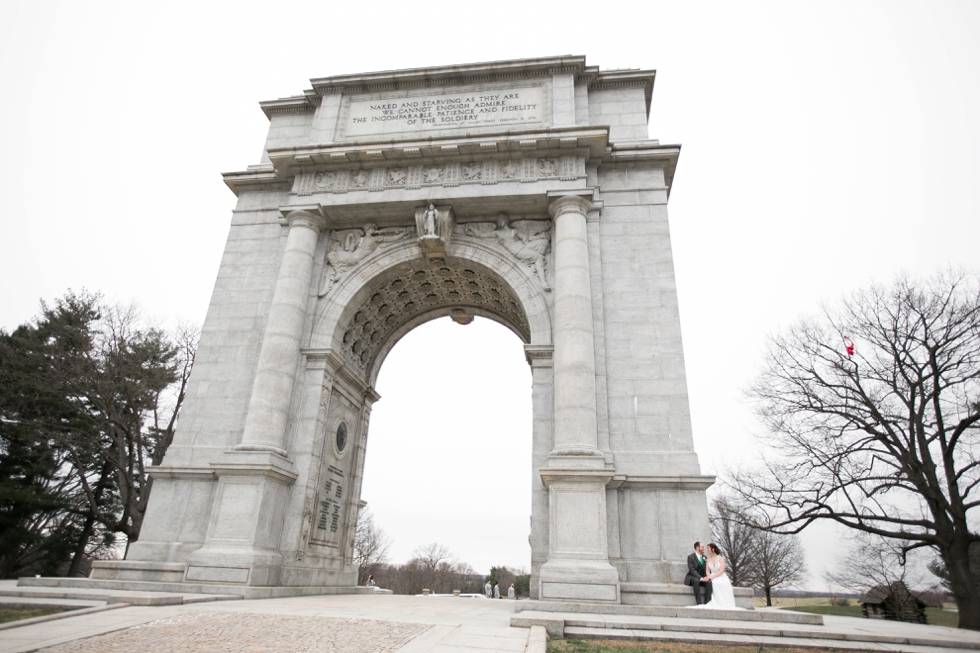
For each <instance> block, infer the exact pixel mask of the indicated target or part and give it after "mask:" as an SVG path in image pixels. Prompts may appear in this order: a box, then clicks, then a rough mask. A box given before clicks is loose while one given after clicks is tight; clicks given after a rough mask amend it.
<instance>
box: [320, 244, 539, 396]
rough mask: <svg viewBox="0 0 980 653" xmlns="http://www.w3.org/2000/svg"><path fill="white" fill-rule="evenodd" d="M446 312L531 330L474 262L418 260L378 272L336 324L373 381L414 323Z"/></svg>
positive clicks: (527, 333)
mask: <svg viewBox="0 0 980 653" xmlns="http://www.w3.org/2000/svg"><path fill="white" fill-rule="evenodd" d="M445 315H449V316H451V317H452V318H453V319H454V320H456V321H457V322H460V323H463V324H466V323H468V322H469V321H470V320H472V318H473V316H477V315H479V316H482V317H487V318H490V319H493V320H495V321H497V322H500V323H501V324H503V325H504V326H506V327H508V328H509V329H510V330H511V331H513V332H514V333H515V334H517V336H518V337H519V338H520V339H521V340H522V341H524V342H525V343H527V342H530V341H531V329H530V326H529V324H528V318H527V315H526V314H525V311H524V309H523V307H522V306H521V302H520V300H519V299H518V298H517V296H516V294H515V293H514V292H513V290H512V289H511V288H510V287H509V286H508V285H507V283H506V282H505V281H503V279H502V278H501V277H500V276H499V275H498V274H496V273H495V272H493V271H492V270H490V269H488V268H486V267H484V266H482V265H479V264H477V263H475V262H473V261H468V260H463V259H453V258H448V259H446V260H445V263H443V264H438V265H429V264H427V263H426V262H425V261H423V260H421V259H416V260H413V261H409V262H405V263H401V264H398V265H396V266H393V267H391V268H389V269H387V270H385V271H384V272H382V273H381V274H378V275H377V276H376V277H374V278H373V279H372V280H371V281H369V282H368V283H367V284H366V285H365V287H364V288H363V289H362V290H361V291H360V292H358V293H357V295H356V296H355V297H354V298H352V301H351V302H350V303H349V305H348V307H347V308H346V310H345V311H344V314H343V316H342V318H341V320H340V322H339V324H338V329H339V330H340V333H342V335H341V337H340V343H341V353H342V355H343V357H344V359H345V360H346V361H347V363H348V364H349V365H350V366H351V368H352V369H353V370H355V371H356V372H358V373H359V374H360V375H361V376H362V378H364V379H365V380H366V381H368V382H369V383H373V381H374V377H375V376H376V375H377V371H378V369H379V368H380V367H381V363H382V362H383V361H384V357H385V356H386V355H387V353H388V351H390V349H391V347H393V346H394V344H395V343H396V342H397V341H398V340H399V339H400V338H401V337H402V336H403V335H405V334H406V333H408V332H409V331H411V330H412V329H413V328H414V327H416V326H418V325H419V324H422V323H424V322H428V321H429V320H432V319H435V318H437V317H442V316H445Z"/></svg>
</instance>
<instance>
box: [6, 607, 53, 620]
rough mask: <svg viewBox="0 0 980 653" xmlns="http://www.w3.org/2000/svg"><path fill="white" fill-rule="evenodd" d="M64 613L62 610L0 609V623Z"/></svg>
mask: <svg viewBox="0 0 980 653" xmlns="http://www.w3.org/2000/svg"><path fill="white" fill-rule="evenodd" d="M55 612H64V610H63V609H62V608H0V623H4V622H7V621H17V620H19V619H33V618H34V617H43V616H44V615H46V614H54V613H55Z"/></svg>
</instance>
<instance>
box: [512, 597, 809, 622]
mask: <svg viewBox="0 0 980 653" xmlns="http://www.w3.org/2000/svg"><path fill="white" fill-rule="evenodd" d="M516 609H517V611H518V612H524V611H533V612H550V613H563V614H564V613H588V614H597V615H598V614H610V615H619V616H633V617H640V616H642V617H666V618H673V619H721V620H735V621H750V622H756V621H758V622H771V623H791V624H810V625H817V626H819V625H822V624H823V617H822V616H821V615H819V614H809V613H806V612H783V611H776V610H705V609H703V608H695V607H693V606H670V605H616V604H611V603H610V604H602V603H571V602H568V603H566V602H564V601H562V602H558V601H534V600H528V601H518V602H517V607H516Z"/></svg>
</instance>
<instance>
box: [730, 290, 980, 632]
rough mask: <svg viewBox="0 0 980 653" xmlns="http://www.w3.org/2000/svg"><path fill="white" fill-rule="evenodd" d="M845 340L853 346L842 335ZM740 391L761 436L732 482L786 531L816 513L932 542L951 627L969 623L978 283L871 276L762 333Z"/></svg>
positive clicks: (973, 602)
mask: <svg viewBox="0 0 980 653" xmlns="http://www.w3.org/2000/svg"><path fill="white" fill-rule="evenodd" d="M851 342H853V346H852V345H851V344H849V343H851ZM749 394H750V395H751V396H752V397H754V398H755V399H757V400H758V402H759V414H760V416H761V417H762V419H763V420H764V422H765V423H766V424H767V426H768V427H769V430H770V434H769V435H767V436H766V439H765V444H767V445H768V446H769V447H770V448H771V453H770V454H769V455H767V456H766V457H765V460H764V463H763V465H762V466H761V467H757V468H754V469H743V470H741V471H740V472H738V473H736V474H735V477H734V479H733V480H732V482H731V486H732V488H733V489H734V490H735V491H736V492H737V493H738V494H740V495H741V496H742V497H743V498H744V499H746V500H750V501H752V502H753V503H754V504H755V505H757V506H758V509H759V511H760V512H765V513H767V514H768V517H769V518H770V519H771V521H770V522H768V527H769V528H771V529H773V530H775V531H778V532H787V533H797V532H799V531H800V530H802V529H803V528H804V527H805V526H806V525H807V524H810V523H812V522H813V521H815V520H818V519H828V520H832V521H836V522H838V523H840V524H843V525H844V526H846V527H848V528H852V529H857V530H861V531H864V532H867V533H872V534H875V535H879V536H882V537H887V538H893V539H895V540H897V541H902V542H905V543H904V544H903V545H902V548H903V550H904V551H905V552H908V551H910V550H913V549H917V548H922V547H933V548H934V549H935V550H937V551H938V552H939V555H940V557H941V558H942V560H943V562H944V563H945V566H946V568H947V569H948V571H949V576H950V584H951V587H952V590H953V595H954V597H955V599H956V604H957V606H958V608H959V624H960V627H961V628H971V629H974V630H980V589H978V587H977V584H976V583H975V582H974V579H973V578H972V576H971V574H970V569H969V562H968V549H969V545H970V543H971V542H976V541H980V535H978V534H977V533H974V532H972V531H971V530H970V527H969V524H968V519H967V513H968V512H969V511H970V510H972V509H973V508H975V507H977V505H978V499H977V497H976V492H975V490H976V488H977V485H978V484H980V460H978V457H977V454H978V445H980V283H978V278H977V276H976V275H967V274H966V273H947V274H943V275H939V276H938V277H936V278H934V279H932V280H929V281H927V282H923V283H918V282H915V281H913V280H910V279H908V278H905V277H900V278H898V279H897V280H896V281H895V282H894V283H893V284H891V285H890V286H887V287H883V286H872V287H871V288H869V289H868V290H866V291H863V292H859V293H857V294H855V295H854V296H852V297H851V298H850V299H848V300H845V301H843V302H841V304H840V306H839V307H838V308H836V309H830V308H825V309H824V310H823V312H822V315H820V316H819V317H817V318H814V319H808V320H804V321H802V322H800V323H799V324H798V325H797V326H795V327H793V328H792V329H790V330H789V332H788V333H786V334H785V335H779V336H776V337H773V338H771V339H770V343H769V356H768V359H767V361H766V366H765V368H764V371H763V373H762V374H761V376H760V377H759V378H758V380H757V381H756V382H755V384H754V385H753V386H752V387H751V389H750V392H749Z"/></svg>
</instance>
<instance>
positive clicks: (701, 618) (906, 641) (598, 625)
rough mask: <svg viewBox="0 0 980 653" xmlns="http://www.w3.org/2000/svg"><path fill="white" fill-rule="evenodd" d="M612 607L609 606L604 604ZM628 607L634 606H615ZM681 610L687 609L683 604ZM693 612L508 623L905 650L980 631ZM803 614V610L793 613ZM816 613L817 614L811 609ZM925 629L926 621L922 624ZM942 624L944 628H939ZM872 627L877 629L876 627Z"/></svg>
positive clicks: (962, 643) (607, 633)
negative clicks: (940, 632)
mask: <svg viewBox="0 0 980 653" xmlns="http://www.w3.org/2000/svg"><path fill="white" fill-rule="evenodd" d="M608 607H612V606H608ZM619 607H620V608H627V607H633V606H619ZM685 612H691V610H686V611H685ZM693 612H695V613H696V616H692V617H685V618H681V617H664V616H633V615H629V614H612V613H608V612H607V613H605V614H587V613H571V612H565V613H560V612H537V611H523V612H520V613H518V614H517V615H515V616H514V617H512V618H511V620H510V625H511V626H512V627H523V628H529V627H532V626H541V627H544V628H545V630H546V631H547V632H548V634H549V636H551V637H552V638H562V637H579V638H584V639H618V640H645V641H661V642H687V643H699V644H726V645H750V646H759V645H763V644H765V645H767V646H782V647H791V646H810V647H824V648H826V647H833V648H845V649H868V648H873V649H881V648H883V649H887V650H892V651H909V652H910V653H911V652H912V651H913V650H915V651H920V653H921V651H922V650H923V647H925V648H927V649H930V648H931V649H935V650H936V651H939V650H943V651H949V650H976V651H980V636H974V635H976V634H975V633H969V632H965V631H957V630H955V629H948V630H951V631H952V634H953V636H954V639H952V640H951V639H950V638H944V637H943V636H942V635H939V636H937V635H936V630H933V631H932V632H931V633H930V632H929V631H928V630H922V631H919V632H916V631H917V630H918V629H917V628H916V627H915V625H909V624H899V623H896V622H875V623H868V622H867V621H866V620H859V619H847V618H837V619H835V620H834V623H833V625H830V626H827V625H823V624H822V623H816V624H815V623H789V622H787V621H785V620H784V621H777V620H775V617H777V616H779V615H783V616H790V614H791V613H783V612H781V611H770V610H765V611H757V612H755V613H749V612H746V613H743V614H745V615H752V614H755V615H769V616H770V618H769V619H766V620H763V619H755V620H751V619H749V620H736V619H733V618H731V617H727V618H723V619H718V618H717V614H716V613H715V611H714V610H695V611H693ZM792 614H797V615H799V614H806V613H792ZM813 616H819V615H813ZM925 628H927V629H928V627H925ZM943 630H947V629H943ZM875 631H877V632H875Z"/></svg>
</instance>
